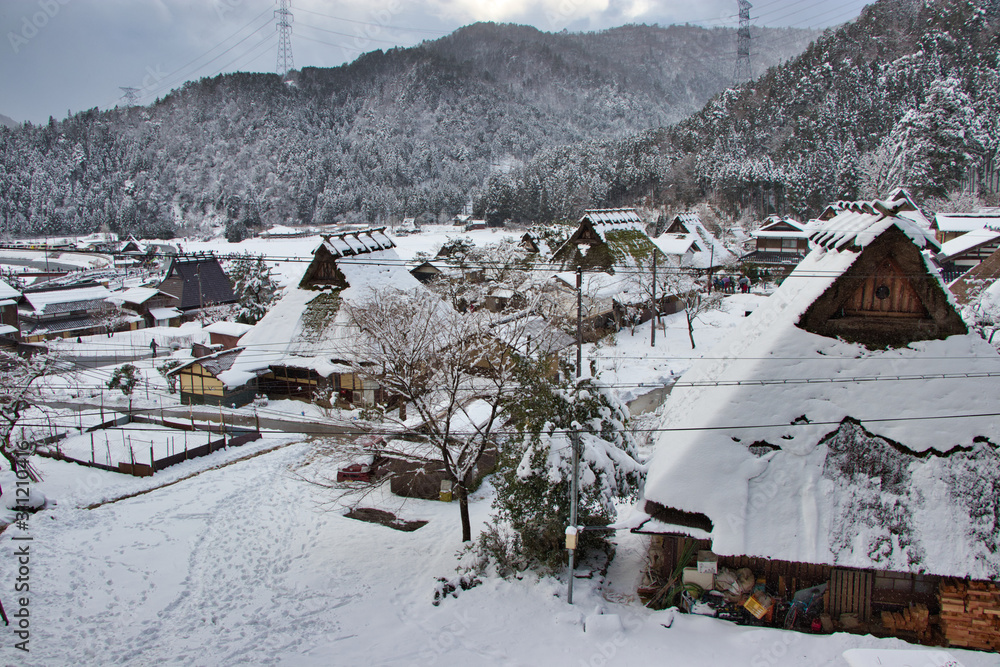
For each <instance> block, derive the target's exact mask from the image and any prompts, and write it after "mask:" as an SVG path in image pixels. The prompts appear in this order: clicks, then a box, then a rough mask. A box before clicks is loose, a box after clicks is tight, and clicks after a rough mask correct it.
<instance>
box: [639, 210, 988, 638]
mask: <svg viewBox="0 0 1000 667" xmlns="http://www.w3.org/2000/svg"><path fill="white" fill-rule="evenodd" d="M895 203H896V202H894V201H892V200H887V201H883V202H878V201H876V202H866V203H859V205H857V206H854V205H851V206H842V207H841V208H840V213H838V214H837V215H835V216H833V217H831V218H828V219H827V220H826V221H825V222H824V223H822V224H818V225H816V226H815V228H814V229H813V230H812V233H811V236H810V242H811V244H812V245H813V248H814V249H813V250H812V251H811V252H810V253H809V255H808V256H807V257H806V258H805V259H804V260H803V261H802V262H801V263H800V264H799V266H798V267H797V268H796V269H795V270H794V271H793V272H792V274H791V275H790V276H789V277H788V278H787V279H786V280H785V281H784V282H783V283H782V285H781V287H780V288H779V289H778V290H777V291H776V292H775V293H774V294H773V295H772V296H771V297H770V298H769V299H768V300H767V302H766V303H765V304H764V305H763V306H762V307H760V308H758V309H757V310H755V311H754V312H753V314H752V315H751V316H749V317H748V318H747V319H746V320H745V322H744V324H743V325H742V327H741V328H740V329H739V330H738V331H737V332H736V333H734V334H733V335H732V336H729V337H727V341H726V342H725V343H724V344H723V346H722V348H721V349H719V350H717V351H716V353H712V354H710V355H709V356H708V357H706V358H705V359H704V360H702V361H700V362H698V363H696V364H695V365H694V366H693V367H692V368H691V370H690V371H689V372H688V373H686V374H685V375H684V376H683V377H682V378H681V381H680V382H678V384H677V385H676V386H675V387H674V390H673V392H672V394H671V397H670V399H669V401H668V403H667V407H666V411H665V413H664V416H663V424H664V427H665V428H666V429H667V430H668V431H669V432H668V433H667V432H665V433H664V434H662V435H661V436H659V437H658V440H657V442H656V443H655V449H654V453H653V457H652V460H651V463H650V469H649V474H648V476H647V479H646V483H645V488H644V491H643V500H642V501H641V504H640V507H639V508H638V509H639V510H641V511H639V512H638V513H637V514H636V516H634V517H633V519H632V521H633V523H632V524H630V525H633V526H636V527H635V530H636V532H641V533H647V534H650V535H651V536H652V537H651V543H650V554H649V560H650V563H651V565H650V570H649V572H648V573H647V579H646V581H645V583H644V585H643V591H642V592H643V594H644V595H650V596H653V597H656V596H657V595H658V594H659V593H661V592H662V591H663V590H664V589H669V588H670V587H671V586H677V585H680V584H681V582H682V581H683V582H692V583H693V582H696V581H697V582H700V586H701V588H699V589H698V590H705V594H704V595H699V596H698V597H699V600H698V601H697V603H696V602H695V601H692V602H691V603H690V606H691V608H692V609H694V608H697V610H698V611H700V612H702V613H708V614H712V615H716V614H717V615H720V616H723V617H726V618H731V619H735V620H741V619H742V620H743V621H744V622H753V623H757V624H759V623H771V624H777V625H780V624H781V623H782V621H783V620H784V619H786V618H787V614H786V611H787V610H788V609H790V606H789V602H790V600H791V599H792V597H793V595H794V594H795V593H796V592H797V591H801V592H802V593H801V594H800V596H799V597H800V599H802V600H806V599H807V598H815V599H818V600H822V609H823V613H822V614H821V615H818V616H816V617H815V623H816V626H815V628H816V629H818V628H822V629H823V630H825V631H827V632H830V631H836V630H847V631H858V632H867V633H872V634H875V635H879V636H885V635H895V636H899V637H902V638H905V639H908V640H911V641H927V642H933V641H947V642H950V643H951V644H952V645H956V646H967V647H972V648H981V649H990V648H992V649H994V650H997V649H1000V618H998V617H997V616H996V615H991V614H992V612H991V610H992V609H996V608H998V607H1000V592H998V589H997V584H996V581H997V579H998V577H1000V548H998V547H1000V544H998V542H997V539H998V538H997V536H998V532H997V525H996V517H997V516H998V515H1000V495H998V494H997V492H996V489H997V488H1000V468H998V466H997V455H996V447H997V435H996V434H997V433H998V427H1000V419H998V418H997V417H996V416H992V415H995V413H996V410H995V407H996V406H995V397H996V393H997V389H998V386H1000V385H998V383H997V380H996V377H995V374H997V373H1000V354H998V353H997V351H996V350H995V349H994V348H993V347H992V346H990V345H989V344H988V343H987V342H986V341H984V340H983V339H982V338H981V337H979V336H977V335H975V334H972V333H969V332H968V331H967V328H966V325H965V324H964V323H963V321H962V319H961V318H960V317H959V315H958V313H957V312H956V311H955V308H954V306H953V305H952V301H951V297H950V295H949V294H948V293H947V289H946V287H945V285H944V283H943V282H942V280H941V278H940V276H939V275H938V274H937V272H936V271H934V270H933V269H932V268H931V265H930V264H929V262H928V260H927V258H926V257H925V255H924V254H923V251H925V250H926V249H928V248H933V247H934V246H935V245H936V242H935V241H934V239H933V236H932V232H931V231H930V229H929V228H924V227H922V226H921V225H918V224H916V223H915V222H913V221H912V220H910V219H908V218H906V217H903V216H901V215H899V212H900V211H899V210H897V209H896V208H895V207H894V204H895ZM699 550H701V551H703V552H704V553H703V554H701V555H698V556H696V555H695V554H697V552H698V551H699ZM685 566H688V569H687V570H685V569H684V568H685ZM703 566H704V567H703ZM674 573H676V574H677V577H678V578H677V580H671V577H672V575H673V574H674ZM717 586H719V587H723V588H726V591H725V592H715V593H709V591H711V590H713V589H715V588H716V587H717ZM813 586H818V588H816V589H813V590H811V591H810V590H809V589H810V587H813ZM751 598H752V601H751ZM803 604H804V603H803ZM803 616H804V617H805V616H806V615H805V614H803ZM792 618H794V617H792ZM938 619H939V622H938V623H935V622H934V621H938Z"/></svg>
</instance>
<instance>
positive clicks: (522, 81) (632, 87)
mask: <svg viewBox="0 0 1000 667" xmlns="http://www.w3.org/2000/svg"><path fill="white" fill-rule="evenodd" d="M815 34H817V33H815V32H811V31H798V30H790V29H760V30H756V31H755V35H757V38H758V39H759V40H760V43H761V44H765V43H768V40H770V41H771V43H774V44H775V48H774V50H773V53H772V54H771V59H772V60H773V61H775V62H777V61H779V60H781V59H782V58H784V57H790V56H791V55H793V54H795V53H797V52H799V51H801V50H802V49H804V48H805V46H806V44H807V43H808V42H809V41H810V40H811V39H812V38H813V37H814V36H815ZM733 40H734V31H733V30H726V29H712V30H706V29H703V28H697V27H694V26H670V27H667V28H660V27H658V26H623V27H621V28H615V29H611V30H606V31H602V32H600V33H544V32H541V31H538V30H536V29H534V28H530V27H525V26H512V25H508V24H486V23H481V24H473V25H471V26H467V27H465V28H463V29H460V30H458V31H456V32H455V33H453V34H452V35H449V36H447V37H444V38H441V39H438V40H435V41H433V42H425V43H423V44H421V45H419V46H417V47H412V48H408V49H399V48H397V49H390V50H388V51H385V52H383V51H373V52H370V53H367V54H364V55H362V56H361V57H359V58H358V59H357V60H355V61H354V62H352V63H350V64H347V65H343V66H341V67H337V68H329V69H320V68H311V67H306V68H303V69H302V70H301V71H298V72H294V73H293V74H292V77H291V81H290V82H289V83H282V82H281V80H280V79H279V78H278V77H276V76H275V75H271V74H251V73H235V74H228V75H220V76H217V77H214V78H210V79H203V80H201V81H198V82H189V83H187V84H185V85H183V86H182V87H180V88H179V89H177V90H175V91H172V92H171V93H169V94H167V95H166V96H165V97H164V98H162V99H159V100H157V101H156V102H155V103H154V104H152V105H151V106H149V107H142V108H127V109H115V110H111V111H104V112H101V111H98V110H96V109H92V110H89V111H85V112H81V113H78V114H76V115H74V116H71V117H69V118H67V119H65V120H63V121H54V122H52V123H50V124H48V125H41V126H31V127H27V128H19V129H16V130H13V131H9V132H3V131H0V167H2V169H0V193H3V194H2V195H0V223H2V224H3V226H4V227H3V231H4V233H6V234H8V235H16V234H23V233H25V232H26V231H28V230H30V231H31V233H38V232H39V231H42V232H49V233H73V232H77V231H79V232H89V231H92V230H94V229H97V228H100V227H102V226H108V227H109V228H111V229H114V230H116V231H119V232H123V233H132V232H134V233H138V234H140V235H147V236H154V235H159V236H167V235H169V234H172V233H173V232H174V230H176V229H177V228H178V227H182V226H184V225H185V224H189V223H196V222H198V221H201V220H205V219H208V218H218V219H221V220H224V221H226V222H227V223H228V224H230V226H231V227H233V234H234V236H239V235H240V234H242V233H245V229H244V228H245V227H247V226H252V225H255V224H258V223H260V222H263V223H266V224H269V223H283V224H287V223H329V222H334V221H341V220H348V221H366V222H373V223H374V222H378V221H380V220H381V221H386V220H389V219H395V218H400V217H402V216H404V215H409V216H412V215H424V216H425V217H430V218H442V217H446V216H449V215H450V214H453V213H455V212H458V211H459V210H461V208H462V207H463V206H464V205H465V203H466V202H467V201H468V199H469V197H470V196H471V195H472V194H473V193H474V192H476V191H477V189H478V188H480V187H481V186H482V184H483V183H484V182H485V180H486V179H487V178H488V177H489V176H490V174H492V173H498V172H504V171H506V170H509V169H511V168H513V167H515V166H517V165H519V164H521V163H523V162H525V161H527V160H530V159H531V158H532V157H533V156H534V155H535V154H537V153H538V152H540V151H542V150H543V149H547V148H551V147H554V146H562V145H567V144H573V143H576V142H579V141H581V140H588V139H595V138H597V139H611V138H615V137H620V136H627V135H628V134H629V133H630V132H634V131H639V130H642V129H644V128H649V127H656V126H659V125H662V124H664V123H667V122H674V121H676V120H678V119H680V118H682V117H684V116H686V115H687V114H689V113H691V112H693V111H695V110H696V109H698V108H700V107H701V106H702V105H703V104H704V102H705V101H706V100H708V99H710V98H711V97H712V95H714V94H716V93H717V92H718V91H719V90H722V89H724V88H725V87H727V86H728V85H729V83H730V82H731V77H732V73H731V67H732V64H731V62H732V58H731V55H732V49H733V43H734V42H733Z"/></svg>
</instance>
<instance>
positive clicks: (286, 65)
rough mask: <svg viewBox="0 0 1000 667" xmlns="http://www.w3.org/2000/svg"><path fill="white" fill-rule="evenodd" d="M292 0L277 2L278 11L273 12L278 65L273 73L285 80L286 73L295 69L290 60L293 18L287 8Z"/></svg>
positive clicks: (279, 0)
mask: <svg viewBox="0 0 1000 667" xmlns="http://www.w3.org/2000/svg"><path fill="white" fill-rule="evenodd" d="M291 4H292V0H278V9H276V10H274V23H275V28H276V29H277V30H278V65H277V68H276V69H275V71H276V72H277V73H278V76H280V77H281V78H285V77H286V76H288V71H289V70H291V69H294V68H295V63H294V61H293V60H292V21H293V20H294V17H293V16H292V12H291V11H289V7H290V6H291Z"/></svg>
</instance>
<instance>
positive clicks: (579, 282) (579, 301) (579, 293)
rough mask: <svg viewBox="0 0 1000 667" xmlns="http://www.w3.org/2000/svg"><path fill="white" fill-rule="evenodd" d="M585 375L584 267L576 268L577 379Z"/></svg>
mask: <svg viewBox="0 0 1000 667" xmlns="http://www.w3.org/2000/svg"><path fill="white" fill-rule="evenodd" d="M582 373H583V267H582V266H578V267H576V379H577V380H579V379H580V376H581V374H582Z"/></svg>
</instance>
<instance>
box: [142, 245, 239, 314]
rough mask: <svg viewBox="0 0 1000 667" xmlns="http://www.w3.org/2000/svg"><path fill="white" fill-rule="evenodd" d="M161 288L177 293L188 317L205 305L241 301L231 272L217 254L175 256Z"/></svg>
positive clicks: (160, 285) (181, 308)
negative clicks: (235, 290)
mask: <svg viewBox="0 0 1000 667" xmlns="http://www.w3.org/2000/svg"><path fill="white" fill-rule="evenodd" d="M158 289H159V290H160V291H162V292H165V293H167V294H172V295H175V296H177V298H178V299H179V300H180V302H179V303H178V304H177V305H176V307H177V308H178V309H179V310H180V311H181V312H182V313H183V319H186V320H190V319H193V318H194V317H196V316H197V314H198V313H199V312H200V311H202V310H203V309H205V308H210V307H212V306H220V305H224V304H228V303H236V302H237V298H236V294H235V293H234V292H233V284H232V282H230V280H229V276H227V275H226V272H225V271H223V270H222V265H220V264H219V260H217V259H216V258H215V257H214V256H213V255H193V256H188V257H171V258H170V263H169V264H168V265H167V269H166V273H165V275H164V278H163V281H162V282H161V283H160V284H159V286H158Z"/></svg>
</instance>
